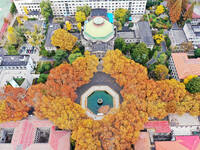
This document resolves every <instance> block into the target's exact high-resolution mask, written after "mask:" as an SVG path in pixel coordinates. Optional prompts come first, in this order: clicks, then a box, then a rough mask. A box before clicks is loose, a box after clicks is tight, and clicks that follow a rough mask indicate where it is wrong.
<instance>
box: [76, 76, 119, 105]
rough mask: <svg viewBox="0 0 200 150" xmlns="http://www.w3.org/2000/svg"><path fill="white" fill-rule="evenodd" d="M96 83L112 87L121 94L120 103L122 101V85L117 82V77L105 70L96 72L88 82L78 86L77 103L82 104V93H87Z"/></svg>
mask: <svg viewBox="0 0 200 150" xmlns="http://www.w3.org/2000/svg"><path fill="white" fill-rule="evenodd" d="M95 85H107V86H109V87H110V88H112V89H113V90H114V91H115V92H117V93H118V94H119V97H120V103H122V101H123V98H122V96H121V94H120V91H121V89H122V87H120V86H119V85H118V84H117V83H116V82H115V79H114V78H112V77H111V76H110V75H108V74H106V73H104V72H96V73H95V74H94V76H93V78H92V79H91V81H90V82H89V83H88V84H85V85H83V86H81V87H79V88H77V90H76V93H77V95H78V98H77V99H76V100H75V102H76V103H78V104H80V100H81V95H82V94H83V93H85V92H86V91H87V90H88V89H89V88H90V87H91V86H95Z"/></svg>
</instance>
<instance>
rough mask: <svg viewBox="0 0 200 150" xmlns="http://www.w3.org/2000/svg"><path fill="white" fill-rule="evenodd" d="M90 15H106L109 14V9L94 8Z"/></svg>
mask: <svg viewBox="0 0 200 150" xmlns="http://www.w3.org/2000/svg"><path fill="white" fill-rule="evenodd" d="M90 16H91V17H95V16H102V17H106V16H107V10H106V9H101V8H97V9H92V10H91V14H90Z"/></svg>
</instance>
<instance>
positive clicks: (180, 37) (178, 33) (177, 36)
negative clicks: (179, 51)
mask: <svg viewBox="0 0 200 150" xmlns="http://www.w3.org/2000/svg"><path fill="white" fill-rule="evenodd" d="M170 32H171V34H172V35H173V39H174V41H175V44H182V43H183V42H187V38H186V36H185V33H184V31H183V30H182V29H171V30H170Z"/></svg>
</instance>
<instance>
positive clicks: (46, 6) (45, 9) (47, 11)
mask: <svg viewBox="0 0 200 150" xmlns="http://www.w3.org/2000/svg"><path fill="white" fill-rule="evenodd" d="M40 8H41V14H42V16H43V17H44V18H45V20H46V22H48V21H49V17H50V16H53V11H52V9H51V3H50V1H49V0H48V1H44V0H43V1H42V2H41V3H40Z"/></svg>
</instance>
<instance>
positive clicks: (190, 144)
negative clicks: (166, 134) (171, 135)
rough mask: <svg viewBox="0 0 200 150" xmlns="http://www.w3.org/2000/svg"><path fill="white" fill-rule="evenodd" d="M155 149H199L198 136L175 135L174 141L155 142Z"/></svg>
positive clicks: (199, 140) (199, 141)
mask: <svg viewBox="0 0 200 150" xmlns="http://www.w3.org/2000/svg"><path fill="white" fill-rule="evenodd" d="M155 146H156V150H200V139H199V136H177V137H176V141H164V142H155Z"/></svg>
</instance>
